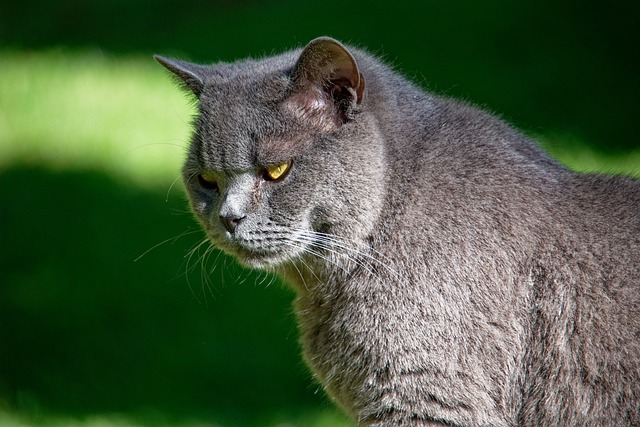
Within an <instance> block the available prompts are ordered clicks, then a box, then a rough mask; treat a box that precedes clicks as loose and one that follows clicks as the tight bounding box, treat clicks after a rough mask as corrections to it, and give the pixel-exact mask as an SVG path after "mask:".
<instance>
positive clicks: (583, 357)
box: [157, 38, 640, 426]
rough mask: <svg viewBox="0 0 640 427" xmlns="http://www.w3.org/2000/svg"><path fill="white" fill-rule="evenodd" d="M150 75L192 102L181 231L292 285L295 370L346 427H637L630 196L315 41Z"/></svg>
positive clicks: (638, 354)
mask: <svg viewBox="0 0 640 427" xmlns="http://www.w3.org/2000/svg"><path fill="white" fill-rule="evenodd" d="M157 59H158V61H159V62H161V63H162V64H163V65H164V66H165V67H167V68H168V69H169V70H171V71H172V72H173V73H174V74H176V75H177V76H178V77H179V78H180V80H181V81H182V82H183V83H184V84H185V85H186V86H187V87H188V88H189V89H190V90H191V91H192V92H193V93H194V94H195V95H196V96H197V97H198V100H199V104H198V105H199V115H198V118H197V120H196V123H195V132H194V135H193V139H192V143H191V146H190V148H189V154H188V158H187V161H186V163H185V166H184V180H185V185H186V188H187V191H188V194H189V199H190V202H191V207H192V209H193V211H194V213H195V215H196V217H197V218H198V219H199V220H200V222H201V224H202V225H203V228H204V230H205V231H206V233H207V235H208V237H209V238H210V239H211V241H212V242H213V243H214V244H215V245H216V246H218V247H220V248H221V249H223V250H225V251H226V252H227V253H229V254H231V255H233V256H235V257H237V258H238V259H239V260H240V261H241V262H242V263H244V264H246V265H247V266H249V267H253V268H259V269H266V270H270V271H273V272H275V273H277V274H278V275H280V276H281V277H283V279H284V280H285V281H286V282H288V283H289V284H291V285H292V286H293V287H294V289H295V290H296V294H297V298H296V300H295V311H296V315H297V318H298V322H299V327H300V331H301V343H302V348H303V353H304V358H305V360H306V362H307V364H308V365H309V366H310V367H311V369H312V371H313V373H314V374H315V376H316V377H317V379H318V380H319V381H320V383H322V384H323V385H324V387H325V388H326V390H327V392H328V394H329V395H330V396H331V397H332V398H333V399H334V400H335V401H336V403H337V404H338V405H339V406H340V407H342V408H343V409H344V410H345V411H346V412H347V413H348V414H350V415H351V416H352V417H353V419H354V420H355V421H356V422H358V423H359V424H361V425H379V426H387V425H398V426H399V425H451V426H516V425H517V426H578V425H593V426H595V425H599V426H632V425H640V339H639V338H640V213H639V212H640V210H639V208H640V183H639V182H638V181H635V180H632V179H630V178H624V177H610V176H602V175H589V174H576V173H573V172H571V171H569V170H568V169H566V168H565V167H564V166H562V165H560V164H559V163H557V162H555V161H554V160H552V159H550V158H549V157H547V156H546V155H545V154H544V153H543V152H542V151H541V150H540V149H539V148H538V147H537V146H536V145H535V143H533V142H532V141H530V140H529V139H527V138H526V137H524V136H523V135H522V134H520V133H519V132H517V131H516V130H514V129H512V128H511V127H509V126H508V125H506V124H505V123H503V122H502V121H501V120H499V119H497V118H495V117H493V116H491V115H490V114H488V113H485V112H483V111H480V110H478V109H476V108H474V107H472V106H469V105H467V104H464V103H460V102H457V101H452V100H448V99H444V98H440V97H437V96H434V95H431V94H428V93H425V92H423V91H422V90H421V89H419V88H417V87H416V86H414V85H413V84H412V83H410V82H408V81H407V80H405V79H404V78H402V77H401V76H399V75H398V74H397V73H396V72H394V71H393V70H391V69H390V68H388V67H387V66H386V65H384V64H383V63H381V62H380V61H378V60H377V59H376V58H374V57H373V56H371V55H369V54H367V53H366V52H363V51H360V50H358V49H353V48H347V47H345V46H343V45H342V44H340V43H339V42H337V41H335V40H333V39H329V38H319V39H316V40H314V41H312V42H311V43H309V45H307V47H305V48H304V49H301V50H300V49H299V50H294V51H291V52H287V53H284V54H282V55H279V56H275V57H270V58H265V59H262V60H257V61H256V60H247V61H241V62H238V63H234V64H218V65H214V66H200V65H195V64H190V63H186V62H181V61H176V60H169V59H166V58H161V57H158V58H157Z"/></svg>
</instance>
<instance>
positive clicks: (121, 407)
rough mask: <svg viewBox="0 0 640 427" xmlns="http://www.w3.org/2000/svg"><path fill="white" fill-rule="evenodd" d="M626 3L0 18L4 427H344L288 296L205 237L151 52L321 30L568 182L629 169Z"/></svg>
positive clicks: (32, 12)
mask: <svg viewBox="0 0 640 427" xmlns="http://www.w3.org/2000/svg"><path fill="white" fill-rule="evenodd" d="M637 16H638V14H637V11H636V7H635V3H633V2H630V1H627V2H618V3H616V5H615V6H614V5H609V6H607V5H604V4H597V3H595V2H578V1H553V2H552V1H548V0H545V1H536V2H533V1H525V2H517V3H516V2H506V1H505V2H503V1H497V0H490V1H487V2H471V1H467V2H461V1H453V2H442V1H404V0H399V1H396V2H358V1H356V2H340V1H337V0H328V1H325V2H322V3H310V2H309V3H305V2H300V1H293V0H270V1H266V0H262V1H260V0H252V1H249V0H245V1H232V0H218V1H209V2H195V1H186V2H181V3H180V4H179V5H178V4H177V3H175V2H169V1H168V0H162V1H156V2H152V1H150V0H132V1H124V0H119V1H109V2H108V1H106V0H104V1H101V0H63V1H60V2H45V1H43V0H26V1H25V2H3V4H2V5H0V426H5V425H7V426H36V425H37V426H40V425H42V426H49V425H52V426H83V427H88V426H91V427H93V426H118V427H121V426H140V425H178V426H203V425H209V426H211V425H221V426H245V425H254V426H340V425H348V422H347V421H346V420H345V419H344V417H342V416H341V415H340V414H339V413H337V412H336V411H335V410H334V409H333V407H332V406H331V404H330V403H328V402H327V400H326V399H325V398H324V396H323V393H322V390H321V388H320V387H319V386H318V385H316V384H315V383H314V382H313V381H312V379H311V378H310V375H309V374H308V371H307V369H306V368H305V367H304V365H303V363H302V362H301V360H300V357H299V348H298V344H297V331H296V327H295V323H294V319H293V315H292V312H291V308H290V305H291V300H292V299H293V298H294V296H293V294H292V293H291V292H289V291H288V290H287V289H286V288H285V287H284V286H282V285H281V284H280V283H278V282H277V281H274V280H273V278H271V277H268V276H265V275H261V274H256V273H252V272H248V271H246V270H243V269H241V268H240V267H238V266H236V265H235V264H234V263H233V261H231V260H229V259H227V258H226V257H224V256H220V255H219V254H218V253H217V252H213V253H210V254H207V253H206V248H207V246H206V245H202V246H198V245H199V244H200V243H201V242H202V240H203V236H202V234H201V233H200V231H199V229H198V227H197V225H196V224H195V222H194V221H193V220H192V218H191V215H190V214H189V212H188V211H187V208H186V204H185V200H184V193H183V189H182V186H181V184H180V182H179V181H176V178H177V177H178V174H179V168H180V163H181V161H182V158H183V155H184V151H185V147H186V142H187V140H188V132H189V122H190V119H191V115H192V114H193V105H192V103H191V102H190V101H189V99H188V98H187V97H185V96H184V94H182V93H181V92H180V91H179V90H178V89H177V88H176V87H175V85H173V84H172V82H171V81H170V79H169V77H168V76H167V74H166V73H165V72H164V71H163V70H162V69H161V67H159V66H157V65H156V64H155V63H154V62H153V61H152V60H151V54H153V53H162V54H165V55H175V56H179V57H182V58H187V59H192V60H197V61H203V62H213V61H217V60H233V59H238V58H241V57H245V56H254V57H258V56H261V55H267V54H270V53H272V52H278V51H281V50H283V49H285V48H288V47H293V46H300V45H302V44H304V43H306V42H307V41H308V40H310V39H312V38H314V37H316V36H319V35H331V36H334V37H338V38H340V39H342V40H344V41H347V42H351V43H355V44H358V45H361V46H365V47H367V48H369V49H370V50H371V51H373V52H376V53H378V54H380V55H382V56H384V57H385V59H386V60H387V61H388V62H390V63H392V64H394V66H396V68H397V69H398V70H399V71H401V72H403V73H405V74H406V75H407V76H409V77H410V78H411V79H413V80H414V81H416V82H418V83H420V84H422V85H423V86H424V87H426V88H429V89H431V90H435V91H437V92H440V93H443V94H446V95H451V96H456V97H461V98H465V99H468V100H470V101H473V102H475V103H477V104H479V105H483V106H486V107H487V108H489V109H491V110H492V111H495V112H497V113H498V114H500V115H501V116H503V117H504V118H505V119H507V120H509V121H511V122H512V123H514V124H516V125H517V126H519V127H520V128H522V129H523V130H525V131H526V132H528V133H530V134H531V135H534V136H535V137H537V138H538V139H539V140H540V141H541V143H542V144H543V145H544V146H545V147H546V148H547V149H548V150H549V151H550V152H551V153H552V154H553V155H554V156H556V157H557V158H559V159H561V160H562V161H563V162H565V163H566V164H568V165H569V166H571V167H572V168H574V169H577V170H581V171H604V172H616V173H627V174H635V175H638V174H639V172H640V151H639V149H640V140H639V139H638V137H637V130H636V129H637V127H636V126H637V120H638V116H639V115H638V113H639V112H640V111H639V108H638V104H637V99H639V98H640V97H639V95H640V85H639V83H638V78H637V75H638V68H637V66H636V65H635V64H636V63H637V62H636V60H637V56H638V53H639V51H638V46H639V45H640V43H638V42H639V40H638V39H639V37H638V33H639V32H638V30H637V22H636V21H637Z"/></svg>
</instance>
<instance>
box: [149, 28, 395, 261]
mask: <svg viewBox="0 0 640 427" xmlns="http://www.w3.org/2000/svg"><path fill="white" fill-rule="evenodd" d="M156 60H157V61H158V62H159V63H160V64H162V65H163V66H165V67H166V68H167V69H168V70H169V71H171V72H172V73H173V74H174V75H175V76H177V77H178V78H179V81H180V82H181V84H183V85H184V87H186V88H187V89H188V90H189V91H191V92H192V93H193V94H194V95H195V96H196V97H197V99H198V116H197V118H196V120H195V130H194V133H193V137H192V141H191V145H190V148H189V152H188V157H187V160H186V162H185V165H184V167H183V178H184V182H185V186H186V189H187V193H188V196H189V200H190V203H191V207H192V210H193V211H194V213H195V215H196V216H197V218H198V219H199V221H200V222H201V224H202V226H203V228H204V229H205V231H206V232H207V234H208V236H209V238H210V239H211V240H212V242H213V243H214V244H215V245H217V246H218V247H220V248H221V249H223V250H225V251H226V252H228V253H231V254H233V255H235V256H236V257H237V258H238V259H239V260H240V261H241V262H243V263H245V264H247V265H249V266H252V267H274V266H279V265H283V264H286V263H288V262H290V261H292V260H295V259H297V258H300V257H309V256H311V257H313V256H315V257H316V258H317V257H318V256H322V253H324V252H325V251H326V250H329V249H330V248H329V247H328V246H329V245H328V244H327V243H326V242H327V241H328V239H333V240H335V241H336V242H337V241H338V240H340V241H343V242H344V241H346V240H347V239H348V240H349V241H352V242H353V241H355V242H354V244H356V243H357V241H358V239H363V238H364V237H365V236H366V235H367V234H368V233H369V232H370V231H371V227H372V226H373V224H374V223H375V220H376V218H377V214H378V212H379V210H380V208H381V204H382V190H383V187H384V181H385V179H384V176H385V174H384V170H383V168H384V155H383V149H382V144H381V141H380V138H379V137H378V134H377V131H376V128H375V122H374V121H373V120H372V118H371V117H370V115H368V114H367V105H366V99H365V98H366V96H365V95H366V94H365V80H364V75H363V73H362V72H361V70H360V68H359V65H358V63H357V62H356V59H355V58H354V56H353V55H352V53H351V52H350V50H349V49H347V48H346V47H345V46H343V45H342V44H340V43H339V42H337V41H336V40H333V39H330V38H326V37H322V38H319V39H316V40H313V41H312V42H310V43H309V44H308V45H307V46H306V47H305V48H304V49H302V50H296V51H291V52H287V53H285V54H282V55H278V56H274V57H269V58H265V59H262V60H246V61H240V62H237V63H233V64H216V65H212V66H202V65H196V64H191V63H188V62H183V61H178V60H173V59H167V58H163V57H156ZM323 242H325V243H323Z"/></svg>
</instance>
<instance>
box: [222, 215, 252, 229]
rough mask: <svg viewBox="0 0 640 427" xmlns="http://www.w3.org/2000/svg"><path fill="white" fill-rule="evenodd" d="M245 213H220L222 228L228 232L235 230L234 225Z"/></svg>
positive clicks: (238, 222) (235, 225)
mask: <svg viewBox="0 0 640 427" xmlns="http://www.w3.org/2000/svg"><path fill="white" fill-rule="evenodd" d="M245 217H246V215H242V216H239V215H220V222H222V225H224V228H226V229H227V231H228V232H229V233H232V234H233V233H234V232H235V231H236V227H237V226H238V224H240V221H242V220H243V219H244V218H245Z"/></svg>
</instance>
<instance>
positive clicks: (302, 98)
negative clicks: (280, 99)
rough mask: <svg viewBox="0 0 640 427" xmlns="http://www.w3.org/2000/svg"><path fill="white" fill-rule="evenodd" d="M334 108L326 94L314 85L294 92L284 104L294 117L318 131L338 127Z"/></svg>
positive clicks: (331, 129)
mask: <svg viewBox="0 0 640 427" xmlns="http://www.w3.org/2000/svg"><path fill="white" fill-rule="evenodd" d="M334 108H335V107H334V105H333V101H332V99H330V98H328V94H327V93H325V91H324V90H322V89H321V88H319V87H317V86H314V85H310V86H308V87H307V88H305V90H302V91H300V92H298V93H296V94H294V95H293V96H291V98H289V99H288V100H287V101H286V102H285V104H284V109H285V110H286V111H288V112H289V113H291V114H293V116H294V117H295V118H296V119H298V120H300V121H303V122H305V124H307V125H309V126H311V127H313V128H316V129H317V130H319V131H320V132H331V131H334V130H336V129H337V128H338V122H337V120H336V114H335V111H334Z"/></svg>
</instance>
